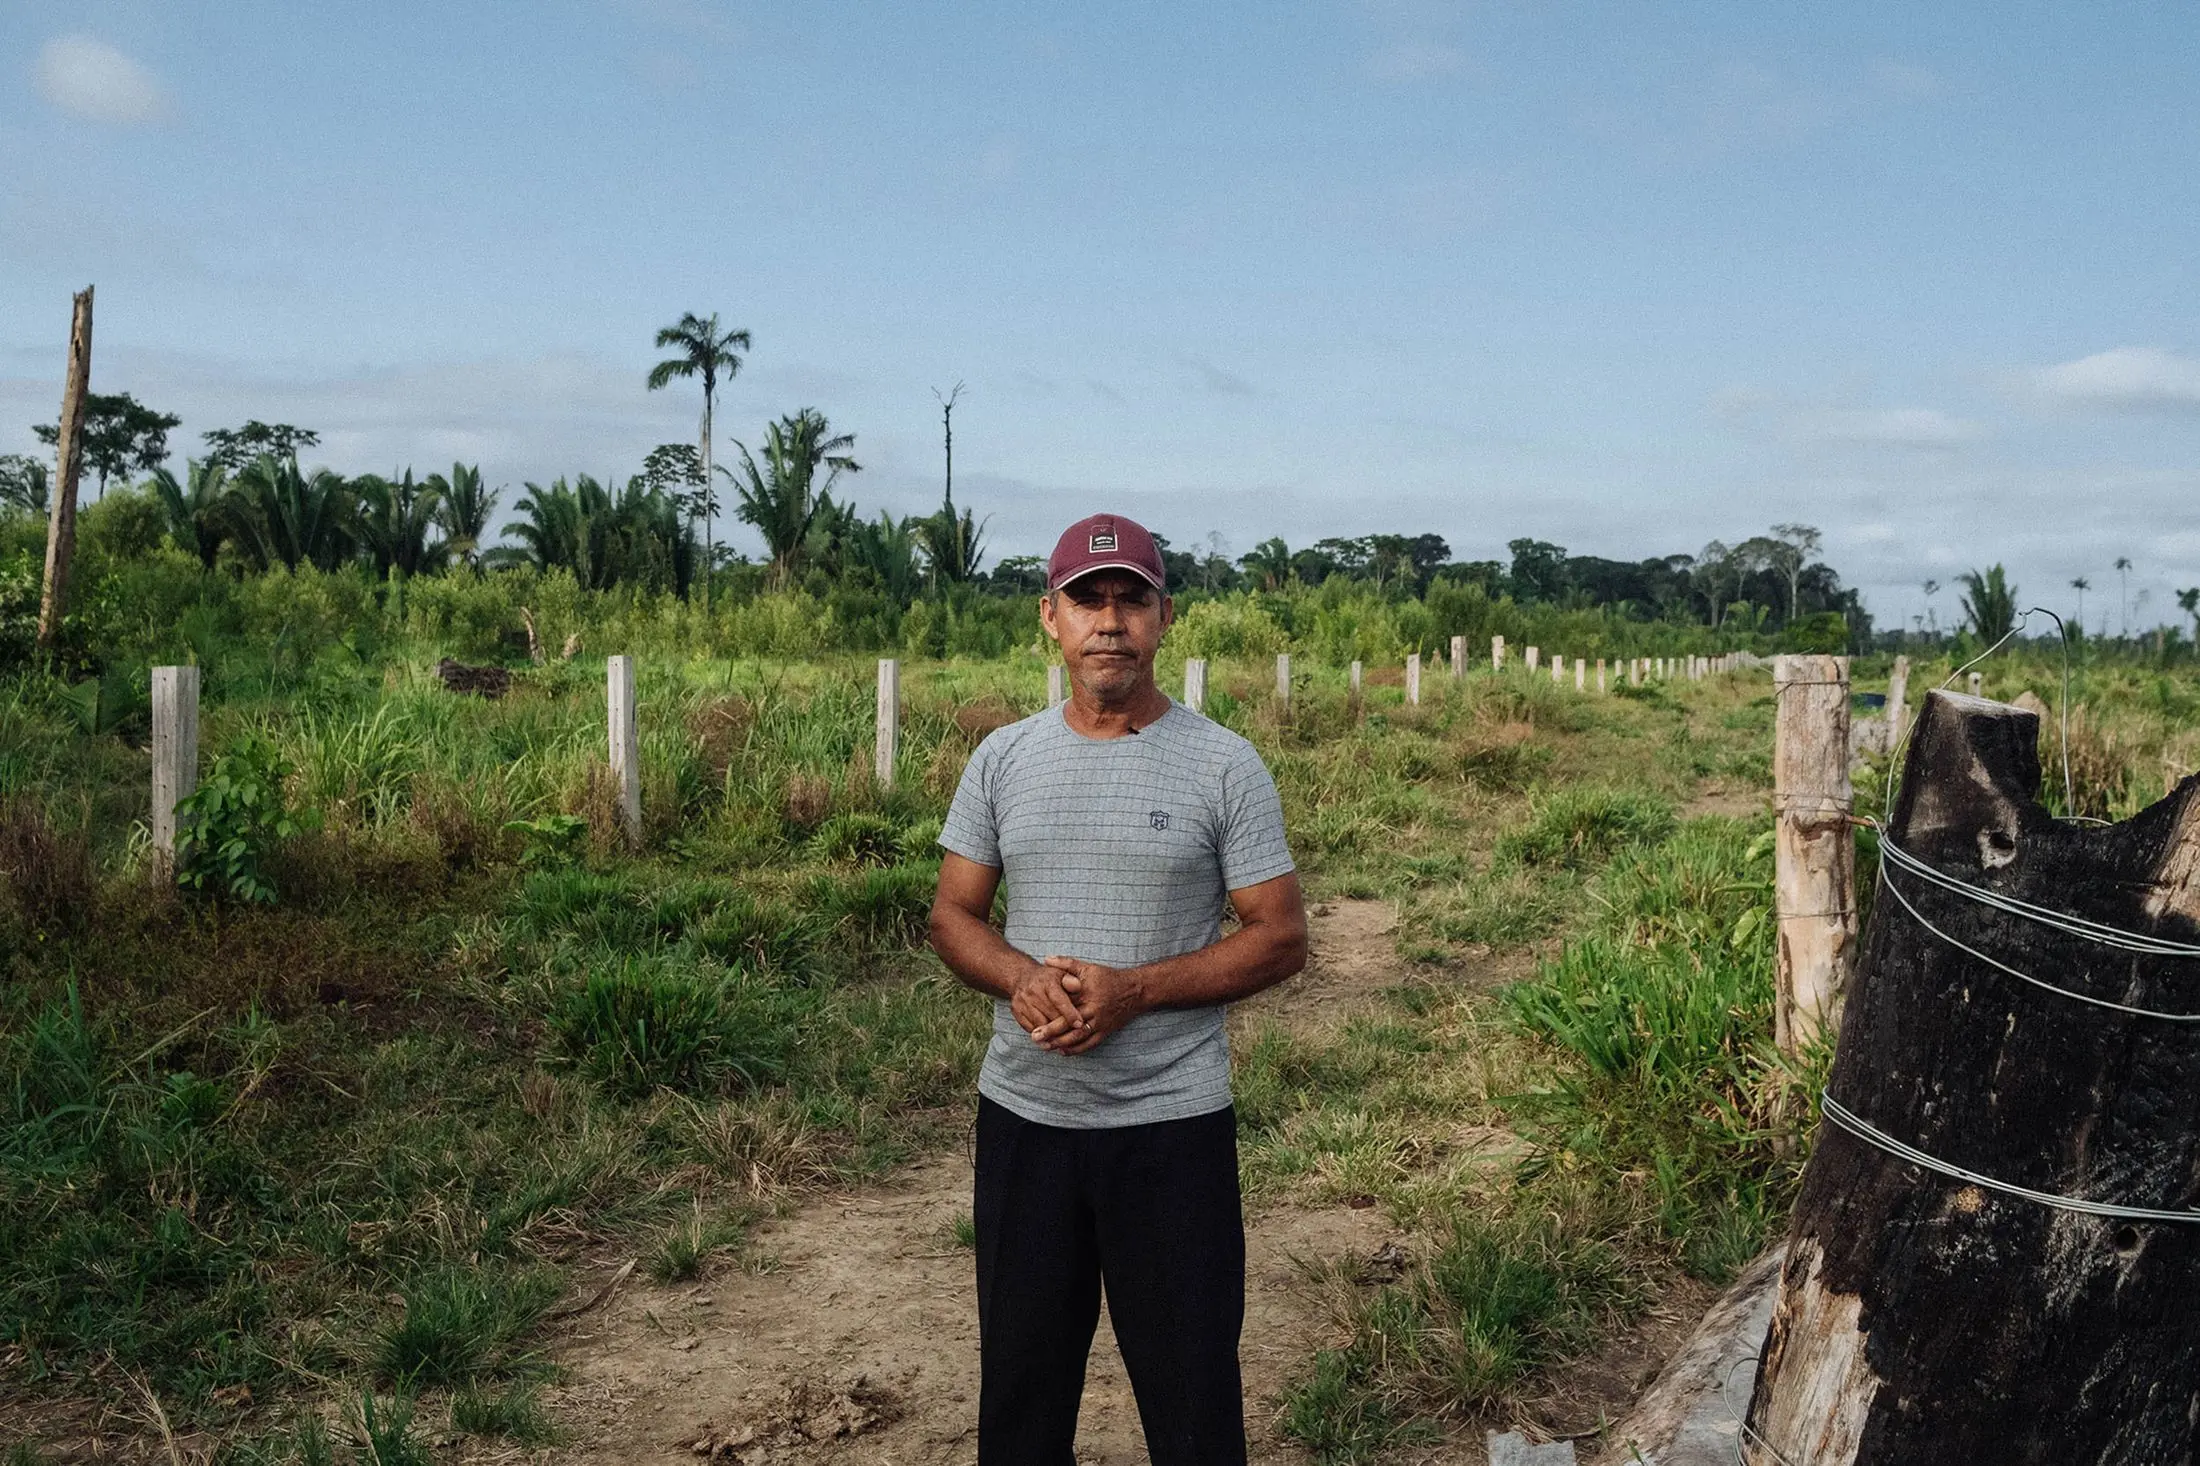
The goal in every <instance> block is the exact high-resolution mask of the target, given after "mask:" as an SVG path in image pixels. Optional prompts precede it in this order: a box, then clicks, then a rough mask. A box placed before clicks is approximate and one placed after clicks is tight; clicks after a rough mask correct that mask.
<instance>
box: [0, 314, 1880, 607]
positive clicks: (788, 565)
mask: <svg viewBox="0 0 2200 1466" xmlns="http://www.w3.org/2000/svg"><path fill="white" fill-rule="evenodd" d="M655 342H656V345H657V347H658V348H659V349H660V350H661V351H664V352H666V353H667V354H666V355H665V356H664V358H663V359H662V360H660V361H659V362H658V363H657V364H656V365H655V366H653V367H652V368H651V369H650V371H649V373H648V376H647V378H646V381H645V387H646V390H649V391H657V390H661V389H663V388H666V387H669V386H671V385H672V384H674V383H675V382H682V381H693V382H696V383H698V384H699V385H700V386H701V388H702V395H703V414H702V421H701V431H700V433H699V435H698V439H697V441H696V442H695V443H694V444H686V443H665V444H660V445H659V446H658V447H656V448H655V449H653V450H651V452H650V453H649V454H648V455H647V456H646V457H645V458H644V460H643V462H642V465H641V467H640V469H639V471H638V472H635V473H633V474H630V475H628V476H627V477H626V478H625V479H624V480H623V481H621V480H619V479H617V478H616V477H612V478H604V479H598V478H596V477H594V476H592V475H589V474H585V473H584V474H576V475H573V476H571V477H560V478H558V479H555V480H554V481H552V482H550V483H548V484H538V483H532V482H530V483H526V484H524V485H522V489H521V492H520V493H518V494H517V495H514V496H512V497H511V499H510V502H509V515H508V517H507V519H506V520H505V522H504V523H503V526H502V537H501V542H498V543H491V536H492V533H493V532H494V528H495V526H496V522H497V513H498V511H499V509H500V508H503V507H505V502H504V501H505V497H506V491H505V490H503V489H501V488H500V489H491V488H488V487H486V486H485V485H484V483H483V480H482V475H481V471H480V468H479V466H478V465H467V464H457V463H454V464H453V465H452V466H451V468H450V470H449V471H448V472H447V473H445V472H436V473H430V474H427V475H426V476H424V477H416V476H415V475H414V473H413V471H412V469H410V468H406V469H404V470H402V471H394V472H392V473H391V474H389V475H387V476H384V475H378V474H363V475H357V476H350V477H347V476H344V475H341V474H338V473H336V472H334V471H333V470H330V469H327V468H317V469H312V470H310V471H309V470H307V469H305V468H303V467H302V466H301V463H300V456H301V454H302V453H304V452H305V451H306V450H309V449H311V448H314V447H316V446H318V444H319V442H320V438H319V435H318V434H317V433H316V432H314V431H313V430H311V429H309V428H303V427H299V426H296V425H293V424H288V423H263V422H260V421H257V420H254V421H249V422H247V423H245V424H244V425H243V426H242V427H238V428H221V429H215V430H213V431H210V432H207V433H204V434H202V435H201V437H202V441H203V443H204V451H203V453H202V454H201V455H200V456H198V457H196V458H191V459H189V460H187V462H186V465H185V471H184V473H183V474H182V475H181V476H180V477H179V476H177V475H176V474H174V473H173V472H172V471H171V470H170V469H169V468H168V466H167V463H168V459H169V457H170V450H169V444H168V436H169V434H170V433H171V432H172V431H173V430H175V429H176V428H178V427H179V426H181V420H180V419H179V418H178V417H176V416H175V415H173V414H170V413H165V412H160V411H158V410H156V409H153V408H151V407H148V406H146V405H145V404H142V403H140V402H138V401H136V400H135V399H134V398H132V397H131V396H130V395H129V394H127V393H121V394H113V395H99V394H94V395H92V396H91V397H89V398H88V399H87V402H86V407H85V412H84V415H83V416H84V424H85V426H84V450H83V451H84V462H85V464H86V467H87V469H88V470H89V472H90V473H91V474H92V475H93V477H94V479H95V482H96V489H95V492H96V494H97V495H99V496H102V497H103V496H104V495H105V493H106V491H107V488H108V486H109V484H110V482H111V481H114V480H121V481H123V482H131V481H132V480H133V478H134V477H136V479H137V481H136V488H137V491H138V492H139V493H141V494H142V495H143V496H144V498H145V500H146V502H147V505H148V507H149V509H150V510H151V511H152V512H155V513H157V515H158V516H159V519H160V522H161V528H162V530H163V531H164V532H165V535H166V537H167V538H168V539H169V540H170V541H171V542H172V543H174V544H175V546H176V547H177V548H178V549H180V550H182V551H184V552H186V553H188V554H191V555H194V556H196V557H197V558H198V559H199V560H200V561H201V563H202V564H203V565H204V566H205V567H206V568H207V569H209V570H214V569H218V568H224V567H227V568H229V569H231V570H233V571H235V572H237V573H254V572H260V571H266V570H269V569H272V568H274V567H276V566H282V567H285V568H288V569H296V568H298V567H299V566H302V565H312V566H315V567H317V568H319V569H323V570H331V569H335V568H337V567H339V566H343V565H347V564H356V565H359V566H361V567H363V568H365V569H367V570H369V571H371V572H372V573H373V574H375V575H376V576H378V577H388V576H391V575H393V574H395V575H402V576H415V575H434V574H439V573H443V572H446V571H450V570H464V571H470V572H474V573H488V572H493V571H495V570H497V569H499V568H501V567H506V566H518V565H525V566H531V567H533V568H534V569H536V570H539V571H550V570H563V571H565V572H567V573H569V574H571V575H572V576H573V578H574V580H575V581H576V582H577V583H578V584H579V585H580V586H581V587H583V588H585V589H591V590H608V589H613V588H617V587H633V588H637V589H641V590H646V591H652V592H671V593H673V594H676V595H679V596H682V597H687V596H690V595H693V594H696V593H697V592H698V591H700V593H701V594H702V595H703V596H704V597H705V598H706V599H707V598H708V596H709V595H710V587H711V585H712V583H713V581H714V579H715V578H716V574H715V573H716V572H719V571H723V570H727V569H729V568H735V567H741V566H745V565H749V562H748V561H747V559H746V557H744V556H740V555H735V554H730V553H728V551H727V550H726V548H725V547H724V546H723V545H722V544H719V543H718V542H717V541H716V540H715V537H714V534H713V525H714V523H715V521H716V519H717V517H718V515H719V514H720V512H721V511H722V509H724V508H728V507H730V508H731V510H732V512H733V513H734V515H735V517H736V518H738V519H739V520H741V521H743V522H745V523H747V524H749V525H750V526H752V527H753V528H754V529H755V530H756V532H757V533H758V535H759V536H760V538H761V539H762V540H763V543H764V558H763V560H762V562H761V563H760V564H757V565H754V566H753V567H751V570H750V573H749V574H747V575H745V576H743V577H742V579H743V580H744V581H747V582H751V583H756V584H759V585H761V586H762V587H765V588H773V589H786V588H794V587H800V588H803V589H807V590H809V591H811V592H812V593H813V594H818V595H824V594H826V593H828V592H829V591H832V590H834V589H836V588H837V589H848V590H853V591H856V592H858V593H862V594H867V595H875V596H878V597H881V598H883V599H886V600H890V601H893V602H898V603H900V604H901V605H904V606H906V605H909V604H913V603H914V602H915V601H917V600H918V599H920V598H924V597H928V596H938V595H941V594H943V593H945V592H949V591H954V592H956V593H957V594H967V593H972V592H976V593H992V594H999V595H1025V594H1030V593H1033V592H1035V591H1037V590H1038V589H1040V588H1041V587H1042V585H1043V582H1044V575H1045V568H1044V562H1043V561H1042V560H1041V559H1040V558H1039V557H1037V556H1032V555H1021V556H1010V557H1007V558H1004V559H1002V560H1000V561H999V562H998V563H997V564H995V565H994V566H993V567H992V568H991V569H990V570H988V569H987V568H986V566H985V563H984V562H985V528H986V526H985V523H984V521H983V520H981V519H980V518H979V517H978V516H976V515H975V514H974V513H973V512H972V511H971V510H970V509H969V508H967V507H960V508H959V507H958V506H957V505H956V503H955V500H954V485H953V480H952V477H950V478H949V479H948V481H947V484H946V489H945V493H944V495H943V498H942V502H941V504H940V507H939V508H938V509H936V510H934V511H933V512H931V513H929V514H915V515H907V516H902V517H899V518H897V517H896V516H895V515H893V514H892V513H891V512H889V511H887V510H884V509H881V510H878V511H877V512H876V513H875V514H871V515H865V514H864V513H862V512H860V511H859V510H858V508H857V507H856V505H855V503H854V501H853V500H852V499H850V498H848V497H847V495H846V493H845V492H844V491H843V490H842V489H841V487H840V486H841V485H842V484H843V483H844V482H845V481H846V480H847V479H848V478H850V477H852V476H853V475H856V474H859V473H860V472H861V471H862V465H861V463H860V462H858V461H857V459H856V457H855V456H854V450H855V442H856V440H855V435H854V434H853V433H851V432H847V431H844V430H841V429H839V428H837V427H836V426H835V425H834V424H833V423H832V422H831V421H830V420H829V419H828V418H827V417H826V415H825V414H824V413H823V412H821V411H819V410H817V409H816V408H807V407H806V408H802V409H800V410H798V411H795V412H791V413H787V414H784V415H782V416H781V417H779V418H778V419H777V420H775V421H773V422H771V423H769V424H767V425H766V426H765V429H764V432H763V434H762V436H761V437H760V438H759V439H757V440H756V442H755V444H754V446H753V447H752V446H751V445H750V444H749V443H746V442H742V441H740V440H738V439H733V440H729V441H731V442H732V446H733V447H734V449H735V450H736V456H735V458H734V460H733V461H732V462H731V463H719V462H716V461H715V460H714V454H713V439H714V418H715V412H716V407H717V396H718V394H719V391H720V389H721V388H722V386H723V385H724V384H726V383H728V382H730V381H732V380H733V379H734V378H735V377H736V376H737V375H738V373H739V371H740V369H741V366H742V364H743V362H744V360H745V359H746V353H747V352H748V351H749V350H750V346H751V341H750V335H749V333H748V332H747V331H746V330H744V329H740V328H727V327H725V326H723V325H722V324H721V322H720V320H719V317H718V316H717V315H716V314H709V315H704V314H700V313H696V312H688V313H685V314H683V315H682V316H681V317H680V319H679V320H678V321H676V322H674V323H673V324H671V325H669V326H666V327H664V328H663V329H661V330H659V331H658V332H657V333H656V336H655ZM941 400H942V402H943V405H945V406H946V408H947V409H948V411H949V412H951V411H952V406H953V397H952V396H946V397H943V398H942V399H941ZM35 431H36V432H37V434H38V436H39V437H40V439H41V440H42V441H44V442H46V443H48V444H52V443H54V442H55V441H56V440H57V437H58V432H57V429H56V427H55V425H53V424H45V425H41V426H39V427H38V428H36V429H35ZM948 445H949V452H950V453H951V452H952V438H951V437H950V438H949V440H948ZM949 463H950V464H952V458H951V457H950V459H949ZM949 472H950V474H952V469H951V468H950V470H949ZM137 476H142V477H137ZM729 487H730V489H731V491H732V492H731V499H730V503H726V502H722V501H723V499H724V497H725V496H724V494H723V491H724V490H725V489H727V488H729ZM49 494H50V488H49V482H48V471H47V468H46V465H45V464H43V463H41V462H39V461H38V460H35V459H33V458H30V457H28V456H25V455H10V456H7V457H0V506H13V507H15V508H17V509H19V510H22V511H25V512H34V513H42V512H44V511H45V510H46V507H47V502H48V498H49ZM1821 541H1822V537H1821V535H1820V534H1819V531H1818V530H1816V529H1815V528H1813V527H1811V526H1809V525H1802V524H1782V525H1776V526H1774V527H1773V528H1772V530H1771V531H1770V532H1769V533H1768V534H1765V535H1759V536H1755V537H1752V538H1748V539H1744V540H1741V541H1739V542H1737V543H1735V544H1732V545H1729V544H1726V543H1724V542H1721V541H1714V542H1712V543H1711V544H1709V545H1706V546H1705V547H1704V548H1703V549H1702V550H1701V551H1699V552H1697V553H1695V554H1673V555H1664V556H1656V557H1652V558H1649V559H1645V560H1639V561H1624V560H1610V559H1604V558H1602V557H1598V556H1593V555H1575V554H1570V553H1569V552H1568V551H1567V550H1566V549H1565V547H1563V546H1561V545H1557V544H1552V543H1550V542H1548V541H1544V540H1537V539H1516V540H1513V541H1512V542H1511V543H1510V544H1509V545H1508V546H1507V549H1508V551H1509V552H1510V559H1509V561H1503V562H1501V561H1497V560H1469V561H1459V560H1455V559H1454V558H1453V557H1452V553H1451V549H1450V546H1449V545H1448V544H1447V543H1446V541H1445V540H1444V537H1443V536H1441V535H1439V534H1435V533H1421V534H1370V535H1363V536H1358V537H1330V538H1324V539H1319V540H1316V541H1314V542H1313V543H1312V544H1308V545H1303V546H1300V547H1298V548H1295V549H1294V548H1293V547H1292V546H1291V545H1289V544H1288V543H1287V542H1286V541H1285V540H1284V539H1282V538H1281V537H1271V538H1269V539H1266V540H1263V541H1261V542H1260V543H1258V544H1256V545H1255V546H1254V547H1253V548H1252V549H1251V550H1249V551H1247V552H1245V553H1243V554H1240V555H1235V556H1233V555H1231V554H1230V553H1229V552H1228V547H1227V545H1226V544H1225V543H1224V541H1223V540H1222V538H1221V536H1220V535H1218V534H1210V535H1208V536H1207V537H1206V539H1205V540H1204V541H1202V542H1193V543H1191V544H1188V545H1184V546H1179V545H1177V544H1174V543H1171V542H1169V541H1167V540H1165V539H1164V540H1163V542H1162V548H1163V559H1164V561H1165V562H1166V565H1167V568H1168V573H1169V581H1170V588H1171V589H1172V590H1174V591H1177V592H1179V593H1185V592H1201V593H1210V594H1224V593H1229V592H1234V591H1254V592H1281V591H1284V590H1287V589H1289V588H1291V587H1293V586H1304V587H1318V586H1320V585H1322V584H1324V583H1326V582H1329V581H1331V580H1336V579H1339V578H1342V579H1344V580H1346V581H1349V582H1354V583H1361V584H1364V585H1366V586H1367V587H1369V588H1371V589H1372V590H1373V591H1374V592H1375V593H1376V594H1377V595H1378V596H1384V597H1389V596H1396V597H1401V598H1404V597H1416V596H1421V595H1425V594H1426V593H1427V591H1428V589H1429V588H1430V586H1431V585H1432V584H1434V583H1435V582H1437V581H1439V580H1443V581H1448V582H1450V583H1452V584H1454V585H1457V586H1467V585H1474V586H1478V587H1480V588H1481V589H1482V590H1483V591H1484V592H1485V593H1486V594H1488V595H1490V596H1492V597H1498V596H1510V597H1511V598H1513V599H1514V600H1515V601H1517V602H1520V603H1523V604H1538V605H1549V606H1554V607H1558V608H1562V609H1588V608H1603V609H1606V610H1608V611H1612V612H1615V613H1617V614H1619V615H1622V616H1624V617H1626V618H1629V619H1635V620H1641V621H1667V622H1674V623H1681V624H1690V625H1700V626H1708V627H1710V628H1713V629H1715V630H1716V629H1720V628H1728V627H1731V628H1732V629H1734V630H1736V631H1739V632H1748V633H1755V632H1770V631H1778V630H1783V629H1785V628H1788V627H1790V626H1795V625H1797V624H1798V623H1802V622H1805V621H1808V620H1810V619H1811V618H1817V620H1818V622H1820V623H1829V622H1833V621H1834V620H1835V619H1836V618H1838V625H1839V626H1840V627H1841V628H1844V629H1845V630H1846V632H1847V633H1848V637H1849V638H1850V639H1853V640H1855V641H1858V642H1861V641H1862V640H1863V639H1865V638H1866V637H1868V635H1869V628H1870V618H1869V617H1868V615H1867V614H1866V613H1865V611H1864V608H1863V606H1862V603H1861V601H1860V600H1859V598H1858V596H1857V594H1856V592H1855V591H1854V590H1853V589H1850V588H1847V587H1845V586H1843V585H1842V583H1841V578H1840V576H1839V574H1838V573H1837V572H1836V571H1835V570H1834V569H1833V568H1832V567H1831V566H1829V565H1826V564H1824V563H1823V562H1822V561H1820V560H1819V559H1818V558H1817V552H1818V550H1819V548H1820V546H1821ZM1830 631H1831V627H1830V626H1827V625H1820V626H1819V627H1818V628H1817V631H1816V635H1818V636H1819V637H1820V638H1821V639H1822V638H1823V637H1824V636H1825V635H1827V634H1829V633H1830Z"/></svg>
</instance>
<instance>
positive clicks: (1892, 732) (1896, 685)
mask: <svg viewBox="0 0 2200 1466" xmlns="http://www.w3.org/2000/svg"><path fill="white" fill-rule="evenodd" d="M1909 697H1910V659H1909V658H1908V657H1896V658H1895V659H1894V671H1892V672H1891V673H1889V674H1888V675H1887V751H1888V752H1889V753H1892V752H1893V751H1894V750H1895V748H1896V747H1897V746H1898V745H1900V743H1901V742H1902V729H1903V727H1904V726H1905V725H1906V724H1907V723H1908V722H1909V718H1908V716H1907V713H1908V709H1907V708H1906V707H1905V706H1904V704H1905V703H1907V702H1908V701H1909Z"/></svg>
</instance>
